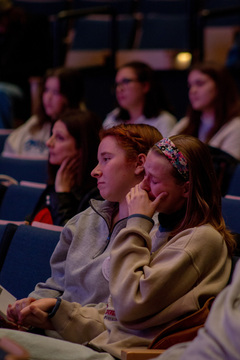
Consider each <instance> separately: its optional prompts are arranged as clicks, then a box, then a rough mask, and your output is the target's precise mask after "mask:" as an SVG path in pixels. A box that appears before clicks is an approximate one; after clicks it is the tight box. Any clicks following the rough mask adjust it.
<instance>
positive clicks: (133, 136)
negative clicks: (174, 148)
mask: <svg viewBox="0 0 240 360" xmlns="http://www.w3.org/2000/svg"><path fill="white" fill-rule="evenodd" d="M106 136H114V137H115V138H116V139H117V141H118V143H119V145H120V146H121V147H122V148H123V149H124V150H125V151H126V154H127V157H128V159H130V160H131V159H135V158H136V156H137V155H138V154H141V153H142V154H145V155H147V153H148V151H149V149H150V148H151V147H152V146H153V145H154V144H155V143H156V142H157V141H159V140H161V139H162V134H161V133H160V132H159V131H158V130H157V129H156V128H155V127H153V126H151V125H146V124H121V125H118V126H113V127H111V128H109V129H102V130H101V131H100V139H101V140H102V139H103V138H104V137H106Z"/></svg>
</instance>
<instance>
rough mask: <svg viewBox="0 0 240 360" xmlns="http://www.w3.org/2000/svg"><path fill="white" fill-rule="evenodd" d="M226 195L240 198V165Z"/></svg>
mask: <svg viewBox="0 0 240 360" xmlns="http://www.w3.org/2000/svg"><path fill="white" fill-rule="evenodd" d="M226 193H227V194H229V195H236V196H240V164H238V165H237V166H236V168H235V171H234V173H233V175H232V177H231V180H230V182H229V185H228V189H227V192H226Z"/></svg>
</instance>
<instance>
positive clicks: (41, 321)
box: [7, 297, 57, 329]
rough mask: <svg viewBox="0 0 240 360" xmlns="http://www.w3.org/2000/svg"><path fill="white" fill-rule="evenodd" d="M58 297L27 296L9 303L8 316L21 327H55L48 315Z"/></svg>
mask: <svg viewBox="0 0 240 360" xmlns="http://www.w3.org/2000/svg"><path fill="white" fill-rule="evenodd" d="M56 301H57V300H56V299H53V298H46V299H40V300H36V299H34V298H31V297H29V298H25V299H21V300H17V301H16V302H15V303H14V304H13V305H8V309H7V318H8V320H9V321H11V322H13V323H15V324H17V325H18V326H19V328H21V327H30V326H33V327H38V328H41V329H54V328H53V326H52V323H51V321H50V319H49V317H48V314H49V312H50V311H51V310H52V309H53V307H54V306H55V304H56Z"/></svg>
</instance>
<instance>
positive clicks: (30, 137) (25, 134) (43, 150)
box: [2, 115, 51, 159]
mask: <svg viewBox="0 0 240 360" xmlns="http://www.w3.org/2000/svg"><path fill="white" fill-rule="evenodd" d="M36 123H37V116H36V115H33V116H31V117H30V119H29V120H27V121H26V122H25V123H24V124H23V125H21V126H19V127H18V128H17V129H15V130H14V131H13V132H12V133H11V134H10V135H9V136H8V137H7V139H6V140H5V144H4V148H3V152H2V156H9V155H23V156H24V157H32V156H34V157H40V158H43V157H44V158H46V159H47V158H48V147H47V146H46V141H47V140H48V139H49V137H50V132H51V124H50V123H45V124H43V126H42V128H41V129H39V130H37V131H36V132H34V133H31V132H30V128H31V127H32V126H33V125H34V124H36Z"/></svg>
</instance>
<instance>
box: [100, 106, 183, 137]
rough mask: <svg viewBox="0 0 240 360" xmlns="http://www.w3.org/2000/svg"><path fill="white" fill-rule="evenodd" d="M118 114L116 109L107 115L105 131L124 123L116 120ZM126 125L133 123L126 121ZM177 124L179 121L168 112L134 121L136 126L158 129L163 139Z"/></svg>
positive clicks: (104, 125)
mask: <svg viewBox="0 0 240 360" xmlns="http://www.w3.org/2000/svg"><path fill="white" fill-rule="evenodd" d="M118 112H119V109H118V108H116V109H114V110H113V111H111V112H110V113H109V114H108V115H107V117H106V119H105V120H104V122H103V128H104V129H108V128H110V127H112V126H115V125H120V124H122V123H123V122H124V121H123V120H117V119H116V117H117V114H118ZM125 123H127V124H130V123H131V122H130V121H125ZM176 123H177V119H176V118H175V116H173V115H172V114H170V113H169V112H168V111H161V113H160V114H159V116H158V117H156V118H151V119H147V118H146V117H145V116H144V115H141V116H140V117H139V118H138V119H137V120H135V121H134V124H146V125H152V126H154V127H155V128H157V129H158V131H160V133H161V134H162V136H163V137H165V136H168V135H169V133H170V131H171V130H172V128H173V127H174V126H175V125H176Z"/></svg>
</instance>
